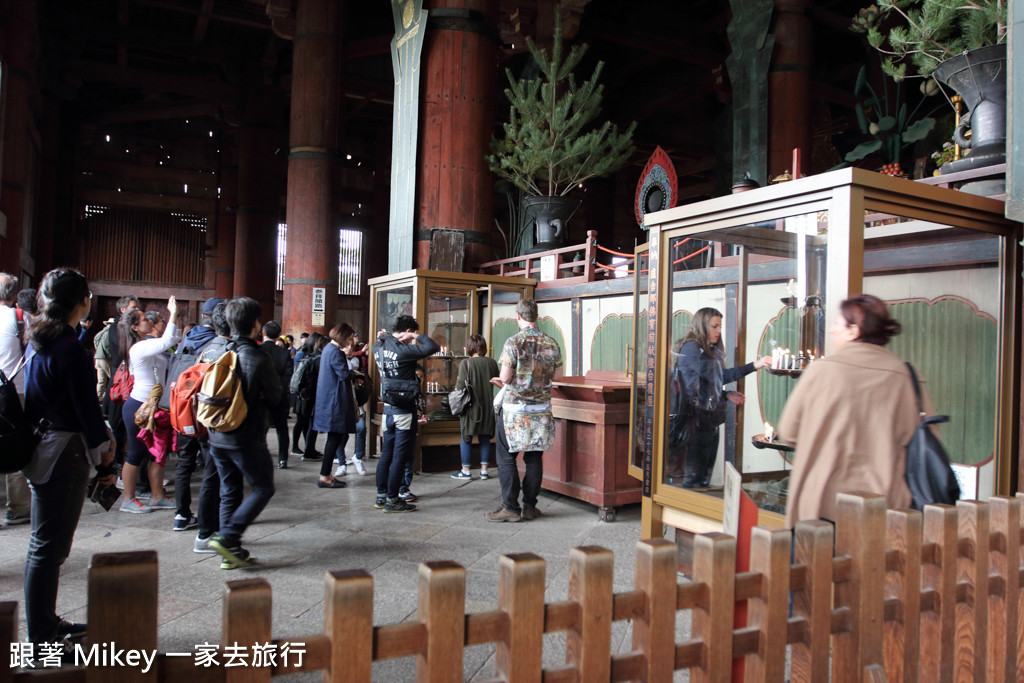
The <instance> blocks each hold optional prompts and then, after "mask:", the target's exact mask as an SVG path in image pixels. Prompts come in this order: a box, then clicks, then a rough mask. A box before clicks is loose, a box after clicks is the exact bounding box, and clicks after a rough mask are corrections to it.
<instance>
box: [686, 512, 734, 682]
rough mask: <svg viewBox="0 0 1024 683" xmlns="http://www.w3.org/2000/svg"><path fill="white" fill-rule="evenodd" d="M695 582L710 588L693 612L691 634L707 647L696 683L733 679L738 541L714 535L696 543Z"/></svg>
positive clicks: (693, 675)
mask: <svg viewBox="0 0 1024 683" xmlns="http://www.w3.org/2000/svg"><path fill="white" fill-rule="evenodd" d="M693 580H694V581H695V582H697V583H702V584H704V585H705V586H707V600H706V602H703V604H701V606H700V607H699V608H697V609H694V610H693V618H692V621H691V627H690V632H691V634H692V637H693V638H695V639H697V640H700V641H701V643H703V649H704V656H703V657H702V660H703V663H702V665H701V666H699V667H695V668H693V669H690V680H691V681H694V683H727V682H728V681H729V680H730V679H731V678H732V616H733V608H734V606H735V605H736V539H735V538H733V537H732V536H729V535H727V534H723V533H719V532H712V533H708V534H700V535H699V536H695V537H694V539H693Z"/></svg>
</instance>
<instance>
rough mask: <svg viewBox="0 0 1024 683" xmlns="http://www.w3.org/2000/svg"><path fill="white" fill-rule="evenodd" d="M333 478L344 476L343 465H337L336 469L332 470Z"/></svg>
mask: <svg viewBox="0 0 1024 683" xmlns="http://www.w3.org/2000/svg"><path fill="white" fill-rule="evenodd" d="M334 476H335V477H344V476H345V466H344V465H338V469H336V470H334Z"/></svg>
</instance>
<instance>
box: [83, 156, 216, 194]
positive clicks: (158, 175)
mask: <svg viewBox="0 0 1024 683" xmlns="http://www.w3.org/2000/svg"><path fill="white" fill-rule="evenodd" d="M78 170H79V171H81V172H82V173H91V174H94V175H100V176H110V177H112V178H132V179H135V180H152V181H156V182H163V183H176V184H185V183H188V184H189V185H196V186H197V187H198V186H208V187H209V186H216V184H217V174H216V173H210V172H205V173H204V172H203V171H198V170H195V169H185V168H171V167H170V166H144V165H142V164H135V163H132V162H130V161H111V160H109V159H91V158H90V159H83V160H82V161H81V162H80V163H79V165H78Z"/></svg>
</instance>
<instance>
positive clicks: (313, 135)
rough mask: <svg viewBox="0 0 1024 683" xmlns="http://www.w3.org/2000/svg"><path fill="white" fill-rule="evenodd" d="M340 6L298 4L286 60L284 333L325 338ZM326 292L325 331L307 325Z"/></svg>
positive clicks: (329, 309) (333, 233)
mask: <svg viewBox="0 0 1024 683" xmlns="http://www.w3.org/2000/svg"><path fill="white" fill-rule="evenodd" d="M341 12H342V6H341V3H339V2H336V1H335V0H303V2H300V3H298V7H297V14H296V18H295V20H296V25H295V48H294V52H293V56H292V109H291V127H290V130H291V133H290V140H289V143H288V144H289V150H290V151H289V154H288V200H287V204H288V213H287V223H288V255H287V258H286V260H285V271H284V277H285V279H284V314H283V318H284V332H285V333H286V334H293V335H295V337H296V338H298V336H299V333H301V332H313V331H316V332H321V333H323V332H326V331H327V330H329V329H330V328H331V327H332V326H333V325H334V323H335V321H334V320H333V319H332V318H333V316H334V315H335V311H336V310H337V307H338V305H337V303H338V248H339V243H338V239H339V236H338V235H339V233H338V230H339V225H338V221H337V217H336V215H335V214H336V211H335V207H334V203H333V202H332V201H331V189H332V188H333V187H334V182H333V178H334V175H335V172H336V167H337V158H338V140H339V135H340V127H341V126H340V113H341V105H340V92H341V91H340V87H339V78H340V73H341V19H342V15H341ZM314 287H323V288H324V289H325V290H326V292H325V293H326V298H325V301H324V303H325V308H324V310H325V311H326V314H325V317H324V321H323V323H321V324H319V325H314V324H313V321H312V302H313V288H314Z"/></svg>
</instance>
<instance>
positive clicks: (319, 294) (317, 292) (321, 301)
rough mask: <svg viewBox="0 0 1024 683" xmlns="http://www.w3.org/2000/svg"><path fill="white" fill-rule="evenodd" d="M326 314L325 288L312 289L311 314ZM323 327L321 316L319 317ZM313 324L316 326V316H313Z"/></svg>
mask: <svg viewBox="0 0 1024 683" xmlns="http://www.w3.org/2000/svg"><path fill="white" fill-rule="evenodd" d="M326 312H327V288H325V287H314V288H313V313H326ZM320 318H321V322H320V323H319V324H321V325H323V322H322V320H323V316H321V317H320ZM313 324H314V325H316V324H317V322H316V316H315V315H314V316H313Z"/></svg>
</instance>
